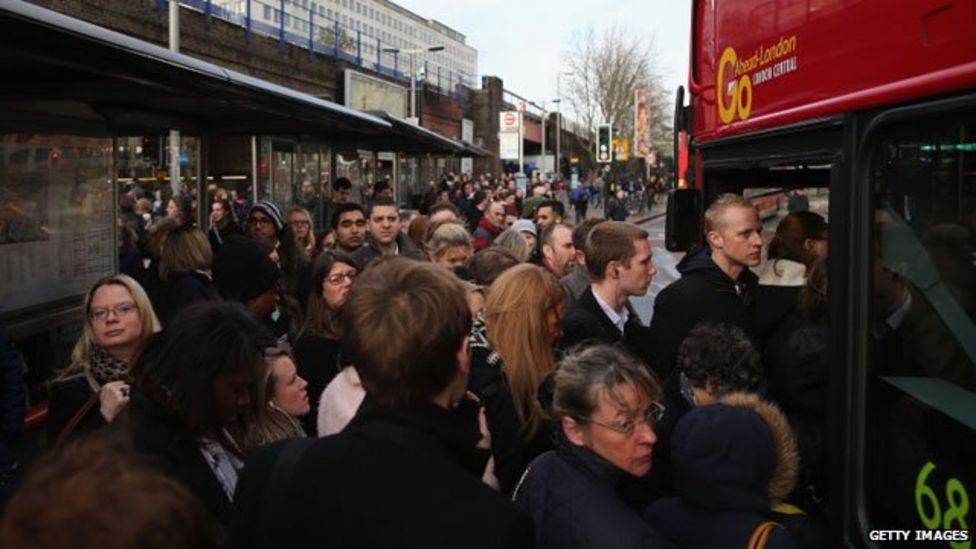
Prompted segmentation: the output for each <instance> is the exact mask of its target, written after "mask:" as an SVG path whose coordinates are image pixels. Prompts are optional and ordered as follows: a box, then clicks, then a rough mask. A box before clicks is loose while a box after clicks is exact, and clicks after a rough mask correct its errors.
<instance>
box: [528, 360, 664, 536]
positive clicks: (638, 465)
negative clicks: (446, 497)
mask: <svg viewBox="0 0 976 549" xmlns="http://www.w3.org/2000/svg"><path fill="white" fill-rule="evenodd" d="M660 396H661V388H660V385H659V384H658V382H657V380H656V379H655V378H654V376H653V375H652V374H651V373H650V371H649V370H648V369H647V367H646V366H644V365H643V363H641V362H640V361H639V360H637V359H636V358H634V357H633V356H631V355H629V354H628V353H627V352H626V351H624V350H622V349H620V348H619V347H615V346H609V345H596V346H591V347H588V348H585V349H582V350H572V351H570V353H569V354H567V355H566V357H564V358H563V360H562V362H560V364H559V365H558V366H557V369H556V374H555V394H554V398H553V410H552V413H553V416H554V419H555V420H556V421H557V422H558V424H559V426H560V431H561V436H560V439H561V440H560V444H559V447H558V448H557V449H556V450H552V451H549V452H546V453H544V454H542V455H541V456H539V457H538V458H537V459H536V460H535V461H533V462H532V464H531V465H530V466H529V468H528V469H527V470H526V472H525V474H524V475H523V477H522V480H521V481H520V483H519V486H517V487H516V489H515V494H514V496H513V498H512V499H513V501H514V502H515V505H516V507H518V508H519V509H521V510H522V511H524V512H526V513H527V514H529V515H530V516H531V517H532V518H533V520H534V521H535V526H536V537H537V542H538V546H539V547H540V548H562V547H566V548H569V547H637V548H648V549H652V548H657V547H666V546H667V544H666V543H664V542H662V541H661V539H660V538H659V537H658V535H657V534H656V533H655V531H654V530H653V529H652V528H651V526H650V525H649V524H647V523H646V522H645V521H644V520H643V519H642V518H641V517H640V515H639V514H638V513H639V512H640V511H641V509H635V508H632V507H630V506H629V505H628V503H627V502H626V501H625V499H624V498H623V497H622V494H623V493H624V492H625V491H627V490H628V489H629V488H630V487H631V486H633V484H634V483H636V482H637V481H638V480H639V479H640V478H641V477H643V476H645V475H647V473H648V472H649V471H650V470H651V456H652V450H653V448H654V443H655V442H657V437H656V436H655V434H654V423H655V421H657V420H658V419H660V418H661V415H662V414H663V412H664V407H663V406H662V405H661V404H660V403H659V402H658V399H659V398H660Z"/></svg>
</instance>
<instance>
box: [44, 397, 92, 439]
mask: <svg viewBox="0 0 976 549" xmlns="http://www.w3.org/2000/svg"><path fill="white" fill-rule="evenodd" d="M96 402H98V393H94V394H92V396H90V397H88V400H86V401H85V403H84V404H82V405H81V408H78V411H77V412H75V415H73V416H71V420H69V421H68V424H67V425H65V426H64V429H61V432H60V433H58V438H57V439H56V440H55V441H54V449H58V448H60V447H61V446H63V445H64V443H65V441H67V440H68V437H69V436H71V433H73V432H74V431H75V429H77V428H78V424H79V423H81V420H83V419H85V416H87V415H88V412H90V411H91V409H92V407H94V406H95V403H96Z"/></svg>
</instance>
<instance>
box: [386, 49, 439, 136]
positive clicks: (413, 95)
mask: <svg viewBox="0 0 976 549" xmlns="http://www.w3.org/2000/svg"><path fill="white" fill-rule="evenodd" d="M443 49H444V46H430V47H429V48H411V49H400V48H383V51H385V52H387V53H396V54H400V53H406V54H408V55H410V118H418V117H417V68H416V61H417V54H418V53H424V52H428V51H442V50H443ZM417 125H418V126H419V125H420V123H419V119H418V123H417Z"/></svg>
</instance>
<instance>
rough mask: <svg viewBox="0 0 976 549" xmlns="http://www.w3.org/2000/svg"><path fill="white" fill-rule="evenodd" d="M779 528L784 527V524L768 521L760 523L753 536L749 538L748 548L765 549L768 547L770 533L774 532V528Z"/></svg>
mask: <svg viewBox="0 0 976 549" xmlns="http://www.w3.org/2000/svg"><path fill="white" fill-rule="evenodd" d="M777 526H779V527H780V528H782V527H783V525H782V524H780V523H778V522H775V521H772V520H767V521H763V522H761V523H759V526H756V529H755V530H753V531H752V535H751V536H749V545H747V546H746V547H747V548H748V549H764V548H765V547H766V539H767V538H768V537H769V533H770V532H772V531H773V528H776V527H777Z"/></svg>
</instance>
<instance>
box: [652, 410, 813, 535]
mask: <svg viewBox="0 0 976 549" xmlns="http://www.w3.org/2000/svg"><path fill="white" fill-rule="evenodd" d="M671 455H672V460H673V463H674V480H675V488H676V492H677V494H678V495H677V496H676V497H668V498H662V499H660V500H658V501H656V502H655V503H654V504H653V505H652V506H651V507H650V508H649V509H648V510H647V511H646V512H645V519H646V520H648V521H649V522H650V523H651V524H652V525H653V527H654V529H655V530H656V531H657V532H658V533H659V534H661V535H662V536H663V537H665V538H666V539H668V540H670V541H671V542H672V543H674V544H675V546H676V547H678V548H683V547H689V548H690V547H694V548H696V549H710V548H715V549H726V548H729V547H747V546H748V544H749V540H750V537H751V536H752V534H753V532H754V531H755V530H756V528H757V527H758V526H759V525H760V524H762V523H763V522H765V521H768V520H774V518H775V516H774V513H773V510H772V507H773V505H776V504H778V503H781V502H782V501H783V500H784V499H785V498H786V497H787V496H788V495H789V494H790V492H791V491H792V490H793V488H794V486H795V485H796V477H797V471H798V468H799V454H798V453H797V449H796V441H795V440H794V438H793V435H792V433H791V432H790V428H789V424H788V423H787V420H786V418H785V416H783V414H782V412H780V411H779V410H778V409H777V408H776V407H775V406H774V405H772V404H769V403H766V402H763V401H762V400H761V399H760V398H759V397H758V396H756V395H752V394H745V393H733V394H730V395H728V396H726V397H724V398H723V399H722V400H721V402H720V403H718V404H714V405H710V406H699V407H697V408H695V409H693V410H692V411H690V412H688V414H686V415H685V416H684V417H683V418H682V419H681V420H680V421H679V422H678V425H677V426H676V428H675V432H674V438H673V441H672V446H671ZM765 547H766V549H793V548H796V547H798V544H797V541H796V539H795V538H794V537H793V535H792V534H791V533H790V532H788V531H787V529H786V528H785V527H782V526H775V527H773V528H772V530H771V531H770V533H769V537H768V538H767V540H766V544H765Z"/></svg>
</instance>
